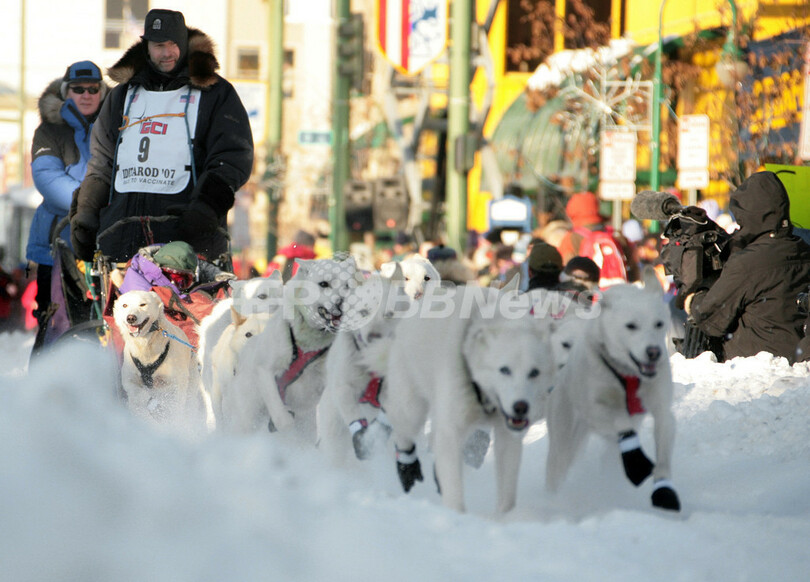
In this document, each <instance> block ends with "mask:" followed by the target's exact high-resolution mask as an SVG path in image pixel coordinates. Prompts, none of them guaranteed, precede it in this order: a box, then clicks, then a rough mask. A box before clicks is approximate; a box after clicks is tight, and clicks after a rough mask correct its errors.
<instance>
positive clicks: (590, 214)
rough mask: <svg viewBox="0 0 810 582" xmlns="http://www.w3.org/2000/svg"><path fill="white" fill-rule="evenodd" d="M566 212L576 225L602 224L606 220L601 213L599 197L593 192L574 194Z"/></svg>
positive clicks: (566, 206) (566, 207)
mask: <svg viewBox="0 0 810 582" xmlns="http://www.w3.org/2000/svg"><path fill="white" fill-rule="evenodd" d="M565 213H566V214H567V215H568V218H569V219H570V220H571V223H572V224H573V225H574V226H586V225H589V224H601V223H602V222H604V221H605V219H604V217H602V215H600V214H599V199H598V198H597V197H596V194H594V193H593V192H579V193H578V194H574V195H573V196H571V198H570V199H569V200H568V204H566V205H565Z"/></svg>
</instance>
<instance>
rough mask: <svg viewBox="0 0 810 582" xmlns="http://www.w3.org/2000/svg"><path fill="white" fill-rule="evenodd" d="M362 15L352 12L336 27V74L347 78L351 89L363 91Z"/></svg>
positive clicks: (363, 47)
mask: <svg viewBox="0 0 810 582" xmlns="http://www.w3.org/2000/svg"><path fill="white" fill-rule="evenodd" d="M364 33H365V25H364V22H363V15H362V14H360V13H352V14H351V15H350V16H349V18H348V19H344V20H343V21H342V22H341V23H340V24H339V25H338V29H337V36H338V39H337V56H338V74H339V75H341V76H342V77H347V78H348V79H349V84H350V86H351V88H352V89H355V90H356V91H358V92H359V93H362V92H363V81H364V66H365V62H364V61H365V58H364V57H365V46H364Z"/></svg>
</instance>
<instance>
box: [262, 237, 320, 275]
mask: <svg viewBox="0 0 810 582" xmlns="http://www.w3.org/2000/svg"><path fill="white" fill-rule="evenodd" d="M314 258H315V237H314V236H313V235H312V234H310V233H308V232H306V231H305V230H299V231H298V232H296V233H295V236H294V237H293V240H292V242H291V243H290V244H288V245H286V246H283V247H281V248H280V249H279V250H278V253H277V254H276V256H275V257H273V260H272V261H271V262H270V264H268V265H267V271H265V273H264V276H265V277H269V276H270V274H271V273H272V272H273V271H281V280H282V281H284V282H285V283H286V282H287V281H289V280H290V279H291V278H292V277H293V276H295V273H296V272H297V271H298V268H297V267H296V265H295V259H305V260H310V259H314Z"/></svg>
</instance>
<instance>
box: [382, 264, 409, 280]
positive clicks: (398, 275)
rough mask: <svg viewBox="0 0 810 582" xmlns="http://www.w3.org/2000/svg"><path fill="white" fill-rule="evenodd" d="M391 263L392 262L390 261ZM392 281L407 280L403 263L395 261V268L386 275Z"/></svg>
mask: <svg viewBox="0 0 810 582" xmlns="http://www.w3.org/2000/svg"><path fill="white" fill-rule="evenodd" d="M389 264H390V263H389ZM386 277H388V278H389V279H391V281H394V282H398V283H403V282H404V281H405V273H403V272H402V265H400V264H399V263H394V268H393V269H392V270H391V272H390V273H389V274H388V275H386Z"/></svg>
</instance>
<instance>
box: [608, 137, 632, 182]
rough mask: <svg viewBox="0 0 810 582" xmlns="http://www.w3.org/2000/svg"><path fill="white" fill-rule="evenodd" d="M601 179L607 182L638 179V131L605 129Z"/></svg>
mask: <svg viewBox="0 0 810 582" xmlns="http://www.w3.org/2000/svg"><path fill="white" fill-rule="evenodd" d="M600 145H601V150H602V151H601V157H600V162H599V179H600V180H601V181H605V182H632V183H635V181H636V133H635V132H634V131H603V132H602V140H601V144H600Z"/></svg>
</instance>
